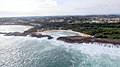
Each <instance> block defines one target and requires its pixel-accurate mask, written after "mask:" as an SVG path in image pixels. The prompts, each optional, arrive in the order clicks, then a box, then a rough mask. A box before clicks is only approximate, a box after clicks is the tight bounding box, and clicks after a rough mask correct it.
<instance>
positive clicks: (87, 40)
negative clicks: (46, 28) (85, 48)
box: [57, 36, 120, 45]
mask: <svg viewBox="0 0 120 67" xmlns="http://www.w3.org/2000/svg"><path fill="white" fill-rule="evenodd" d="M57 40H62V41H65V42H68V43H93V42H98V43H110V44H114V45H120V40H113V39H101V38H92V37H81V36H68V37H59V38H57Z"/></svg>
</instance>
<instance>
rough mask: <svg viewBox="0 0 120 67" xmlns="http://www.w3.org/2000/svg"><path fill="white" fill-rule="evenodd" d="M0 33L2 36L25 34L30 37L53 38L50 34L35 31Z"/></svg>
mask: <svg viewBox="0 0 120 67" xmlns="http://www.w3.org/2000/svg"><path fill="white" fill-rule="evenodd" d="M0 34H4V36H27V35H30V36H31V37H37V38H42V37H47V38H48V39H53V37H52V36H50V35H42V34H40V33H37V32H24V33H19V32H13V33H1V32H0Z"/></svg>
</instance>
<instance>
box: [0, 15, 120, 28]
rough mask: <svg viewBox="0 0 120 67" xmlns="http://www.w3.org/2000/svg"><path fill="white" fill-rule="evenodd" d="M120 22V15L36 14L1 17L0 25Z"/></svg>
mask: <svg viewBox="0 0 120 67" xmlns="http://www.w3.org/2000/svg"><path fill="white" fill-rule="evenodd" d="M52 22H53V23H61V22H64V23H69V24H75V23H120V15H88V16H45V17H41V16H35V17H9V18H0V25H7V24H12V25H13V24H25V25H34V26H40V25H41V24H42V23H52Z"/></svg>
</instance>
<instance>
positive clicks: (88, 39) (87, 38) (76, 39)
mask: <svg viewBox="0 0 120 67" xmlns="http://www.w3.org/2000/svg"><path fill="white" fill-rule="evenodd" d="M45 31H46V30H45ZM68 31H70V32H71V30H68ZM41 32H44V30H42V31H38V29H32V30H31V29H29V30H27V31H24V32H23V33H20V32H10V33H2V32H0V34H4V36H31V37H37V38H42V37H47V39H53V37H52V36H50V35H42V34H41ZM72 32H74V31H72ZM76 33H79V32H76ZM79 34H82V35H81V36H66V37H58V38H57V40H61V41H65V42H68V43H93V42H97V43H109V44H114V45H120V40H114V39H102V38H94V37H93V36H91V35H88V34H84V33H79Z"/></svg>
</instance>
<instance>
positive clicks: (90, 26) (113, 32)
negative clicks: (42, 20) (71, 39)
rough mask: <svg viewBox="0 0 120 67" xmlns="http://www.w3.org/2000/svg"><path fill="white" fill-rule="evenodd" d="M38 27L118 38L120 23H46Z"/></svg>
mask: <svg viewBox="0 0 120 67" xmlns="http://www.w3.org/2000/svg"><path fill="white" fill-rule="evenodd" d="M37 29H38V28H37ZM39 29H44V30H51V29H64V30H67V29H72V30H74V31H78V32H82V33H86V34H90V35H93V36H95V37H96V38H107V39H120V23H78V24H69V23H47V24H44V25H43V26H42V27H40V28H39Z"/></svg>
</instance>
